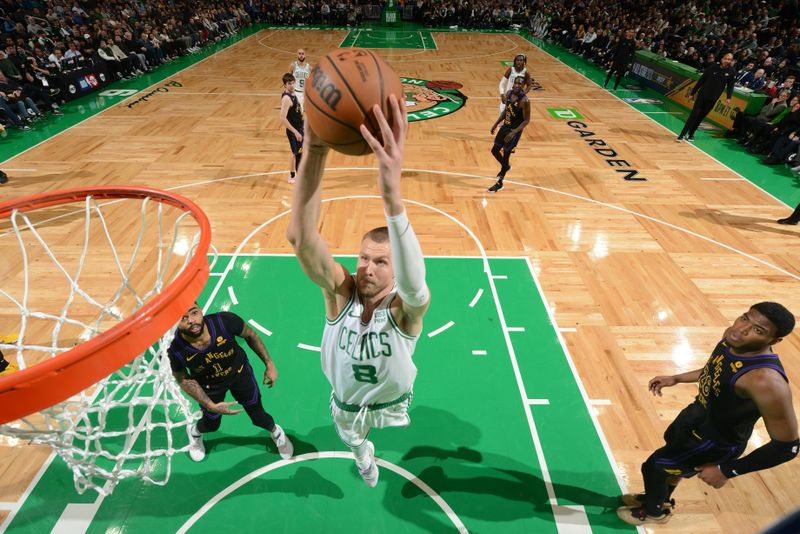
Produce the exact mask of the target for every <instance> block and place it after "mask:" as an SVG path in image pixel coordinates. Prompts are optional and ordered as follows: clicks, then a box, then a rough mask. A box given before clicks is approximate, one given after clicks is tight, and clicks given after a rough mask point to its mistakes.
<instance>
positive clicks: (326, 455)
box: [178, 451, 467, 534]
mask: <svg viewBox="0 0 800 534" xmlns="http://www.w3.org/2000/svg"><path fill="white" fill-rule="evenodd" d="M330 458H335V459H341V460H350V461H353V460H354V457H353V453H351V452H340V451H323V452H309V453H306V454H301V455H299V456H295V457H294V458H291V459H289V460H280V461H277V462H274V463H271V464H269V465H265V466H264V467H261V468H259V469H256V470H255V471H251V472H250V473H248V474H246V475H245V476H243V477H242V478H240V479H239V480H237V481H236V482H234V483H233V484H231V485H230V486H228V487H227V488H225V489H224V490H222V491H220V492H219V493H217V494H216V495H214V496H213V497H212V498H211V499H209V501H208V502H207V503H205V504H204V505H203V506H202V507H201V508H200V509H199V510H198V511H197V512H195V513H194V514H193V515H192V517H190V518H189V519H187V520H186V522H185V523H184V524H183V525H181V528H179V529H178V534H185V533H186V532H187V531H188V530H189V529H190V528H192V526H193V525H194V524H195V523H197V521H198V520H199V519H200V518H202V517H203V516H204V515H205V514H206V513H207V512H208V511H209V510H211V508H213V507H214V506H215V505H216V504H217V503H218V502H220V501H221V500H222V499H224V498H225V497H227V496H228V495H230V494H231V493H233V492H234V491H236V490H237V489H239V488H240V487H242V486H244V485H245V484H247V483H248V482H250V481H252V480H254V479H256V478H258V477H260V476H261V475H264V474H266V473H269V472H270V471H273V470H275V469H279V468H281V467H285V466H287V465H291V464H296V463H300V462H305V461H309V460H321V459H330ZM375 463H377V464H378V465H379V466H380V467H383V468H384V469H388V470H389V471H392V472H394V473H396V474H398V475H400V476H401V477H403V478H405V479H406V480H408V481H409V482H411V483H412V484H414V485H415V486H417V487H418V488H419V489H421V490H422V491H423V492H424V493H425V494H426V495H427V496H428V497H430V498H431V499H432V500H433V501H434V502H435V503H436V504H437V505H438V506H439V508H441V509H442V511H443V512H444V513H445V515H447V517H448V519H450V521H452V523H453V525H454V526H455V527H456V529H457V530H458V532H459V533H461V534H466V533H467V527H465V526H464V523H462V522H461V519H459V517H458V515H457V514H456V513H455V512H454V511H453V509H452V508H450V505H448V504H447V502H445V500H444V499H443V498H442V497H441V495H439V494H438V493H436V492H435V491H434V490H433V489H432V488H431V487H430V486H429V485H427V484H426V483H425V482H423V481H422V480H420V479H419V478H417V476H416V475H414V474H412V473H411V472H410V471H408V470H406V469H403V468H402V467H400V466H399V465H396V464H393V463H391V462H388V461H386V460H383V459H381V458H377V457H376V458H375Z"/></svg>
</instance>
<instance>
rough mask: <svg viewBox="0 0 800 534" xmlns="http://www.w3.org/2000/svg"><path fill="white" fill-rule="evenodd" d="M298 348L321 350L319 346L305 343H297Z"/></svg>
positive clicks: (313, 350) (312, 350)
mask: <svg viewBox="0 0 800 534" xmlns="http://www.w3.org/2000/svg"><path fill="white" fill-rule="evenodd" d="M297 348H298V349H303V350H309V351H311V352H322V349H321V348H319V347H315V346H314V345H306V344H305V343H298V344H297Z"/></svg>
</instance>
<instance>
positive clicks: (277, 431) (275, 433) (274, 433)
mask: <svg viewBox="0 0 800 534" xmlns="http://www.w3.org/2000/svg"><path fill="white" fill-rule="evenodd" d="M269 435H270V436H272V437H273V438H277V437H280V435H281V427H279V426H278V425H275V428H274V429H272V432H270V433H269Z"/></svg>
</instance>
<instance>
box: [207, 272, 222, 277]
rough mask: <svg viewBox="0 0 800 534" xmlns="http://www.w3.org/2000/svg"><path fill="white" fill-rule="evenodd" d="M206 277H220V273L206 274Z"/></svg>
mask: <svg viewBox="0 0 800 534" xmlns="http://www.w3.org/2000/svg"><path fill="white" fill-rule="evenodd" d="M208 276H222V273H208Z"/></svg>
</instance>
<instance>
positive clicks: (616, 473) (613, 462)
mask: <svg viewBox="0 0 800 534" xmlns="http://www.w3.org/2000/svg"><path fill="white" fill-rule="evenodd" d="M525 263H527V264H528V270H529V271H530V273H531V278H533V282H534V283H535V284H536V290H537V291H538V292H539V297H540V298H541V299H542V304H543V305H544V307H545V309H546V310H547V315H548V317H550V324H552V325H553V326H554V327H555V330H556V336H558V341H559V343H561V348H562V349H563V350H564V358H565V359H566V360H567V363H568V364H569V368H570V370H571V371H572V377H573V378H574V379H575V383H576V384H577V385H578V390H580V392H581V398H582V399H583V404H584V406H586V411H587V412H589V416H590V417H591V418H592V424H594V430H595V433H596V434H597V436H598V438H599V439H600V443H602V444H603V449H605V451H606V456H607V457H608V463H609V464H610V465H611V469H612V471H613V472H614V476H615V477H616V479H617V484H619V488H620V489H621V490H622V493H627V490H628V488H627V486H626V484H625V481H624V480H623V478H622V474H621V473H620V471H619V465H618V464H617V461H616V460H615V459H614V453H613V452H611V447H609V445H608V440H607V439H606V435H605V434H604V433H603V428H602V427H601V426H600V422H599V421H598V420H597V416H596V415H595V413H594V411H593V410H591V409H590V403H589V395H588V394H587V393H586V388H585V387H584V385H583V381H582V380H581V377H580V375H579V374H578V369H577V368H576V367H575V362H574V361H573V360H572V355H571V354H570V352H569V348H568V347H567V343H566V342H565V341H564V337H563V336H562V335H561V332H560V331H559V328H558V323H557V322H556V318H555V315H554V314H553V310H552V309H551V308H550V305H549V304H547V297H546V296H545V294H544V290H543V289H542V285H541V284H540V283H539V279H538V278H537V277H536V271H535V270H534V268H533V265H532V264H531V260H530V258H528V257H525ZM640 532H641V530H640Z"/></svg>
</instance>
